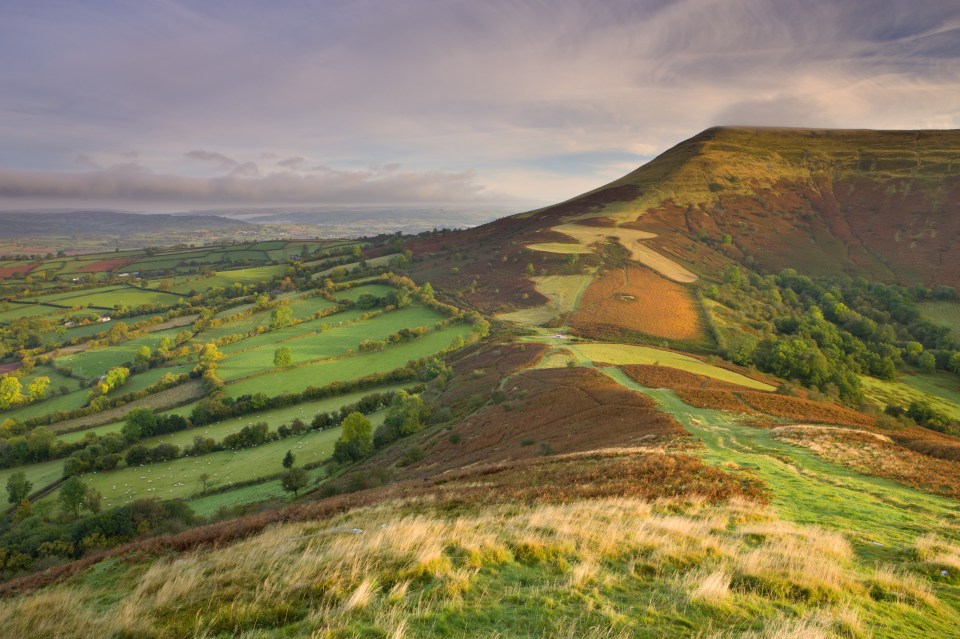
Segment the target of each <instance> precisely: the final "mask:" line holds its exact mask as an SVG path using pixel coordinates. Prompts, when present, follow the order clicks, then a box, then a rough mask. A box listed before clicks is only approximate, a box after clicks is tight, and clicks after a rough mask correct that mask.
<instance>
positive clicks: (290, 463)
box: [283, 450, 296, 470]
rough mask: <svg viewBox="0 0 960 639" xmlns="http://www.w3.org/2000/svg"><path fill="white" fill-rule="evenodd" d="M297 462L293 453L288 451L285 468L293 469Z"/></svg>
mask: <svg viewBox="0 0 960 639" xmlns="http://www.w3.org/2000/svg"><path fill="white" fill-rule="evenodd" d="M294 461H296V457H295V456H294V454H293V451H291V450H288V451H287V454H286V455H284V456H283V467H284V468H286V469H287V470H290V469H291V468H293V462H294Z"/></svg>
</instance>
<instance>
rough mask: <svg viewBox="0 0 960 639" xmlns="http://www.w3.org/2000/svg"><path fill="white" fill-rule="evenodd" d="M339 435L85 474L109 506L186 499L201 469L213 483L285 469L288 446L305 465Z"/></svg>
mask: <svg viewBox="0 0 960 639" xmlns="http://www.w3.org/2000/svg"><path fill="white" fill-rule="evenodd" d="M378 417H379V418H380V419H382V417H380V416H377V415H372V416H371V418H372V419H374V420H376V419H377V418H378ZM339 437H340V429H339V428H331V429H328V430H323V431H311V432H308V433H306V434H304V435H302V436H300V437H287V438H285V439H281V440H278V441H275V442H270V443H268V444H263V445H261V446H256V447H254V448H249V449H244V450H228V451H222V452H218V453H210V454H208V455H203V456H200V457H183V458H179V459H175V460H173V461H170V462H165V463H162V464H150V465H147V466H142V467H137V468H123V469H120V470H116V471H112V472H109V473H89V474H88V475H86V476H85V477H84V479H85V480H86V481H87V483H88V485H90V486H91V487H93V488H95V489H96V490H99V491H100V492H101V493H102V494H103V502H104V506H105V507H110V506H117V505H120V504H124V503H127V502H129V501H131V500H133V499H141V498H146V497H159V498H161V499H177V498H184V497H189V496H191V495H194V494H196V493H199V492H200V491H201V490H202V484H201V483H200V475H201V474H207V475H209V477H210V479H209V483H208V487H209V488H215V487H217V486H223V485H225V484H234V483H237V482H243V481H249V480H251V479H256V478H257V477H262V476H264V475H271V474H276V473H280V472H281V471H282V470H283V466H282V465H281V462H282V461H283V456H284V455H285V454H286V452H287V451H288V450H290V451H293V453H294V454H295V455H296V456H297V461H298V463H300V464H304V463H310V462H316V461H322V460H323V459H326V458H327V457H329V456H330V453H332V452H333V445H334V443H335V442H336V441H337V439H338V438H339ZM55 496H56V495H55V494H54V495H51V497H49V498H48V499H54V498H55Z"/></svg>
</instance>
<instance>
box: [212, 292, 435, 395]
mask: <svg viewBox="0 0 960 639" xmlns="http://www.w3.org/2000/svg"><path fill="white" fill-rule="evenodd" d="M337 317H338V315H332V316H330V317H327V318H323V319H321V320H314V321H312V322H303V323H302V324H297V325H296V326H291V327H290V328H289V329H283V330H279V331H271V332H270V333H265V334H264V335H263V336H259V337H258V338H251V339H248V340H243V341H241V342H237V343H236V344H231V345H230V346H237V347H240V348H243V349H244V350H237V351H234V352H233V353H232V354H231V355H229V356H227V357H226V358H224V359H223V360H222V361H221V362H220V365H219V367H218V372H219V374H220V377H221V378H222V379H224V380H227V381H230V380H234V379H239V378H242V377H247V376H248V375H253V374H256V373H257V372H260V371H263V370H269V369H270V368H272V367H273V355H274V350H275V349H276V348H278V347H280V346H285V347H287V348H289V349H290V350H291V351H292V355H293V364H294V365H296V364H298V363H301V362H308V361H313V360H318V359H326V358H330V357H336V356H338V355H343V354H345V353H346V352H347V351H348V350H350V349H356V348H357V347H358V346H359V345H360V342H362V341H363V340H365V339H370V340H382V339H385V338H387V337H388V336H389V335H392V334H393V333H396V332H397V331H399V330H400V329H403V328H413V327H417V326H432V325H433V324H436V323H437V322H438V321H440V320H442V319H443V316H442V315H440V314H439V313H436V312H434V311H431V310H430V309H427V308H424V307H422V306H408V307H406V308H402V309H399V310H396V311H392V312H389V313H383V314H382V315H378V316H376V317H373V318H371V319H368V320H365V321H360V322H352V323H346V324H342V325H339V326H333V327H332V328H329V329H327V330H325V331H323V332H315V331H316V330H317V329H319V328H320V326H321V325H322V324H323V323H324V322H327V321H329V320H332V319H334V318H337ZM304 329H311V332H304ZM260 337H270V338H272V339H260ZM250 342H258V343H260V345H259V346H256V347H255V348H250V347H249V346H248V343H250Z"/></svg>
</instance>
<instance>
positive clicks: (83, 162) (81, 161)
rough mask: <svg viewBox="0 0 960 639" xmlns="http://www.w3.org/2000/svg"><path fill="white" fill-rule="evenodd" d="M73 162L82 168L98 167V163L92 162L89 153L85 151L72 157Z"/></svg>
mask: <svg viewBox="0 0 960 639" xmlns="http://www.w3.org/2000/svg"><path fill="white" fill-rule="evenodd" d="M73 163H74V164H76V165H77V166H79V167H81V168H84V169H99V168H100V165H99V164H97V163H96V162H94V160H93V158H91V157H90V156H89V155H87V154H86V153H79V154H77V157H75V158H73Z"/></svg>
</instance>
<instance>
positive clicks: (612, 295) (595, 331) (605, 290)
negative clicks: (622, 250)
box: [570, 265, 702, 341]
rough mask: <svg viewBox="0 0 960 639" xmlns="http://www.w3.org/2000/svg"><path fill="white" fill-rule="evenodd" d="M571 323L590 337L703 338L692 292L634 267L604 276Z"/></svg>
mask: <svg viewBox="0 0 960 639" xmlns="http://www.w3.org/2000/svg"><path fill="white" fill-rule="evenodd" d="M570 325H571V326H572V327H573V328H575V329H577V331H578V332H580V333H582V334H584V335H586V336H588V337H603V336H604V334H605V333H608V332H610V331H611V330H613V331H616V330H627V331H634V332H638V333H644V334H646V335H651V336H653V337H662V338H665V339H674V340H691V341H692V340H696V339H698V338H700V337H701V336H702V330H701V328H700V318H699V315H698V312H697V306H696V301H695V300H694V299H693V296H692V295H691V293H690V291H688V290H687V289H686V288H685V287H683V286H682V285H680V284H676V283H674V282H670V281H668V280H666V279H664V278H663V277H660V276H659V275H657V274H656V273H654V272H652V271H650V270H648V269H645V268H642V267H638V266H633V265H630V266H626V267H623V268H614V269H610V270H607V271H606V272H604V273H602V274H601V275H600V277H599V278H598V279H597V280H595V281H594V282H593V283H592V284H591V285H590V286H589V287H588V288H587V289H586V291H584V293H583V295H582V296H581V297H580V302H579V304H578V305H577V310H576V312H575V313H574V314H573V316H572V317H571V318H570Z"/></svg>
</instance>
